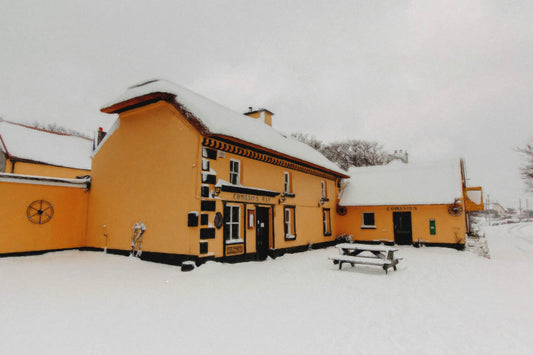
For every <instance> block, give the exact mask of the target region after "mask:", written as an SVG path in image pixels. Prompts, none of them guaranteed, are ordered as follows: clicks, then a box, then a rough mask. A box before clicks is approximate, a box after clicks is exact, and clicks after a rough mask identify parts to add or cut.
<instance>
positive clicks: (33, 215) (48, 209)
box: [26, 200, 54, 224]
mask: <svg viewBox="0 0 533 355" xmlns="http://www.w3.org/2000/svg"><path fill="white" fill-rule="evenodd" d="M26 216H27V217H28V219H29V220H30V221H31V222H33V223H35V224H45V223H46V222H48V221H50V220H51V219H52V217H53V216H54V206H52V204H51V203H50V202H48V201H45V200H35V201H33V202H32V203H30V205H29V206H28V208H27V209H26Z"/></svg>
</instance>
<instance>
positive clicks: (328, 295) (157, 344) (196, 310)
mask: <svg viewBox="0 0 533 355" xmlns="http://www.w3.org/2000/svg"><path fill="white" fill-rule="evenodd" d="M485 232H486V234H487V238H488V242H489V249H490V252H491V259H487V258H483V257H480V256H478V255H475V254H474V253H470V252H458V251H455V250H451V249H444V248H421V249H417V248H413V247H400V251H399V256H401V257H403V258H404V260H403V261H402V262H401V263H400V268H399V270H398V271H397V272H393V271H390V272H389V274H388V275H386V274H385V273H384V272H383V270H381V269H379V268H372V267H368V268H365V267H357V266H356V267H355V268H351V267H350V266H349V265H346V266H344V268H343V270H342V271H339V270H338V269H337V266H335V265H333V264H332V263H331V261H329V260H328V259H327V257H328V255H331V254H336V250H335V249H334V248H328V249H323V250H315V251H311V252H306V253H300V254H294V255H285V256H283V257H281V258H278V259H276V260H270V259H269V260H267V261H265V262H250V263H243V264H235V265H230V264H220V263H214V262H210V263H207V264H206V265H203V266H202V267H200V268H198V269H196V270H195V271H193V272H188V273H184V272H180V271H179V268H176V267H174V266H167V265H160V264H154V263H149V262H143V261H140V260H138V259H135V258H127V257H121V256H114V255H106V254H103V253H96V252H77V251H69V252H59V253H49V254H46V255H41V256H32V257H18V258H4V259H0V278H1V280H2V282H1V284H0V295H1V296H0V297H1V298H0V300H1V302H0V317H1V318H0V319H1V323H0V334H1V335H2V345H1V346H0V353H5V354H20V353H26V354H157V353H176V354H178V353H179V354H187V353H194V354H244V353H247V354H333V353H337V354H384V353H387V354H428V353H431V354H502V353H505V354H517V353H523V354H526V353H528V354H531V352H532V351H533V336H532V333H533V307H532V306H531V304H532V302H531V301H532V300H533V277H532V276H531V275H532V274H533V223H523V224H514V225H502V226H496V227H485Z"/></svg>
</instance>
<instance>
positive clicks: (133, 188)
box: [87, 102, 201, 254]
mask: <svg viewBox="0 0 533 355" xmlns="http://www.w3.org/2000/svg"><path fill="white" fill-rule="evenodd" d="M200 138H201V136H200V134H199V133H198V132H197V131H196V130H195V129H194V128H193V127H192V126H191V125H190V124H189V123H188V122H187V121H186V120H185V119H183V118H182V117H181V116H180V115H179V113H178V112H177V111H176V110H175V109H174V108H173V107H172V106H171V105H169V104H168V103H165V102H158V103H155V104H151V105H148V106H145V107H141V108H138V109H134V110H131V111H128V112H124V113H122V114H120V126H119V128H118V129H117V130H116V131H115V132H114V133H113V134H112V135H111V136H110V137H108V139H107V141H106V142H105V143H104V144H103V146H102V147H101V148H100V150H99V152H98V153H97V154H96V156H95V157H94V158H93V169H92V174H91V175H92V187H91V196H90V201H89V221H88V232H87V244H88V246H90V247H98V248H103V247H108V248H111V249H122V250H129V249H130V242H131V236H132V226H133V224H134V223H136V222H144V223H145V225H146V232H145V234H144V236H143V248H142V249H143V251H153V252H162V253H175V254H191V253H193V252H197V251H198V240H199V236H198V231H197V230H190V229H189V227H187V213H188V211H194V210H195V211H199V209H200V205H199V202H198V200H197V199H196V198H195V195H197V196H199V193H200V188H199V185H200V171H201V166H200V165H199V164H200V163H201V160H200V158H199V156H200V154H201V152H200V151H199V150H200V147H201V139H200ZM104 226H106V227H104ZM104 233H105V234H107V235H108V237H107V238H106V237H104Z"/></svg>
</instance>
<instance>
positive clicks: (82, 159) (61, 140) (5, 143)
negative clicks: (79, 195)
mask: <svg viewBox="0 0 533 355" xmlns="http://www.w3.org/2000/svg"><path fill="white" fill-rule="evenodd" d="M92 148H93V141H92V140H91V139H88V138H83V137H78V136H73V135H70V134H64V133H55V132H50V131H46V130H43V129H38V128H34V127H29V126H26V125H22V124H19V123H14V122H9V121H5V120H2V119H0V151H2V152H4V153H5V154H6V155H7V157H8V158H10V159H12V160H18V161H28V162H35V163H42V164H48V165H55V166H62V167H67V168H75V169H84V170H91V152H92Z"/></svg>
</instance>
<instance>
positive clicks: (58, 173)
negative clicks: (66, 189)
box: [5, 159, 91, 179]
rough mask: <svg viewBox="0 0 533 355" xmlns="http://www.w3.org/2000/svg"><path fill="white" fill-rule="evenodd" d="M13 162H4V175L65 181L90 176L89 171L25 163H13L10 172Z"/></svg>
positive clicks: (8, 160)
mask: <svg viewBox="0 0 533 355" xmlns="http://www.w3.org/2000/svg"><path fill="white" fill-rule="evenodd" d="M12 166H13V162H12V161H11V160H10V159H7V161H6V170H5V172H6V173H12V172H13V173H14V174H21V175H33V176H48V177H58V178H65V179H75V178H76V176H84V175H90V174H91V171H90V170H82V169H73V168H65V167H61V166H53V165H46V164H34V163H25V162H15V170H14V171H12Z"/></svg>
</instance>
